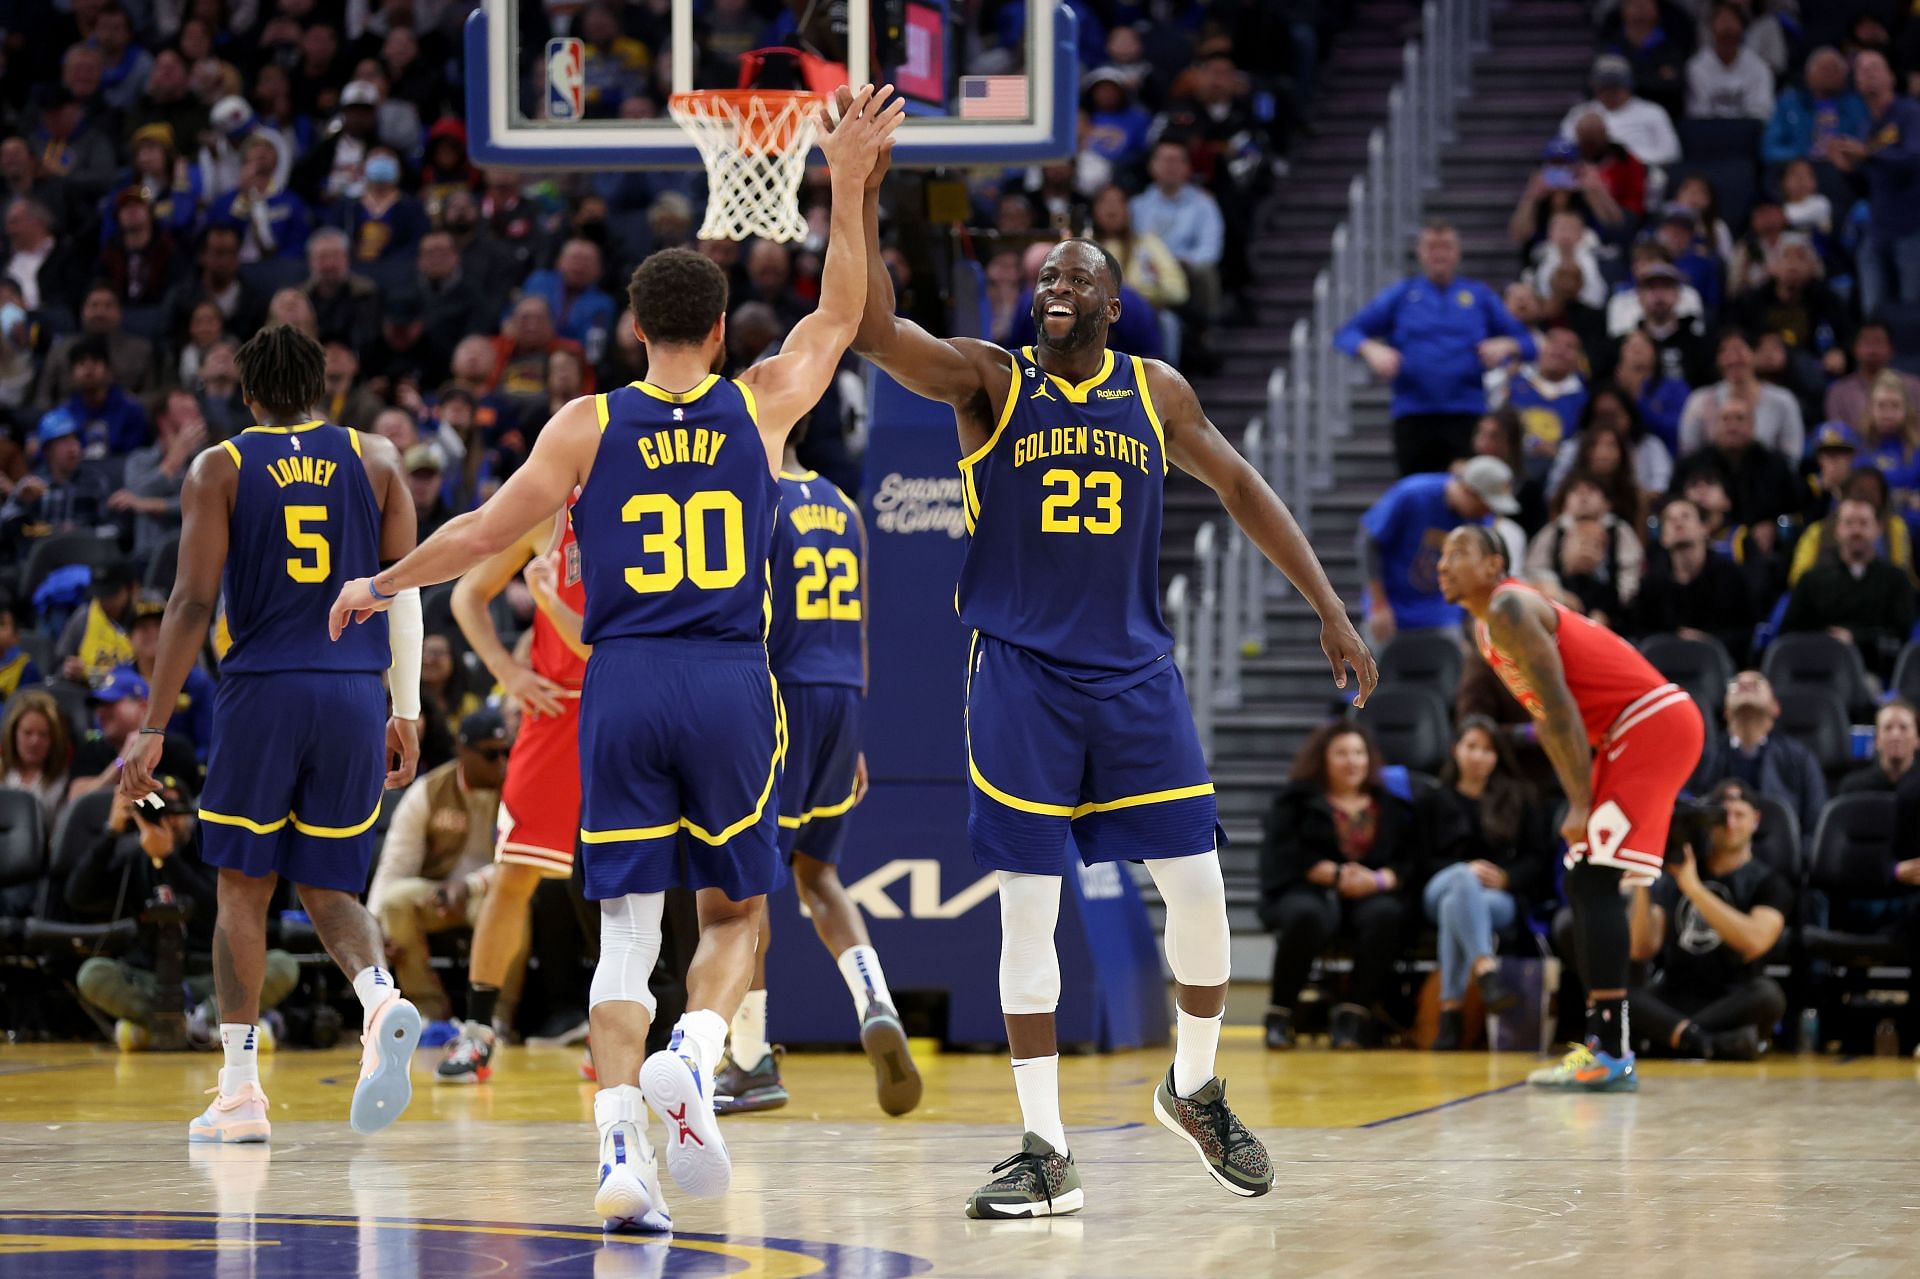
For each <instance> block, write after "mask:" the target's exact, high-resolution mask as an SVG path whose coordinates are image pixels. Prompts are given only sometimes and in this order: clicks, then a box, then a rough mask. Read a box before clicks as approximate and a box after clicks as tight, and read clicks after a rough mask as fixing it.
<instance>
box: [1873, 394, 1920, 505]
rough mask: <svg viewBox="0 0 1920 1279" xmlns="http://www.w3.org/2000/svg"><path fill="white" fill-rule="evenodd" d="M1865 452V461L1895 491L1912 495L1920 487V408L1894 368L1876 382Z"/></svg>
mask: <svg viewBox="0 0 1920 1279" xmlns="http://www.w3.org/2000/svg"><path fill="white" fill-rule="evenodd" d="M1861 449H1862V451H1863V452H1864V453H1865V454H1866V457H1865V459H1864V460H1865V461H1866V462H1867V463H1868V464H1870V465H1871V466H1873V467H1875V468H1877V469H1878V470H1880V471H1881V472H1882V473H1884V474H1885V475H1886V477H1887V483H1888V484H1890V485H1892V486H1893V488H1894V489H1895V490H1897V491H1899V490H1904V491H1908V492H1910V491H1912V490H1913V489H1914V488H1915V487H1916V485H1917V484H1920V476H1916V475H1915V474H1914V466H1915V463H1916V461H1920V409H1916V407H1915V401H1914V399H1913V398H1912V397H1911V396H1910V395H1909V394H1908V393H1907V384H1906V382H1905V381H1904V380H1903V379H1902V378H1900V377H1899V375H1897V374H1895V373H1894V372H1893V371H1892V370H1891V369H1889V370H1888V371H1887V372H1885V373H1882V374H1881V375H1880V376H1879V377H1877V378H1875V379H1874V380H1873V387H1872V390H1871V392H1870V393H1869V397H1868V400H1867V429H1866V430H1865V431H1864V432H1862V434H1861Z"/></svg>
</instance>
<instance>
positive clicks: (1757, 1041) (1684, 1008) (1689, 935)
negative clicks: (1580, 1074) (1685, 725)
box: [1629, 781, 1793, 1061]
mask: <svg viewBox="0 0 1920 1279" xmlns="http://www.w3.org/2000/svg"><path fill="white" fill-rule="evenodd" d="M1711 802H1713V803H1715V804H1718V805H1720V806H1721V807H1722V808H1723V809H1724V810H1725V812H1726V816H1725V818H1724V820H1723V821H1722V822H1721V823H1720V824H1719V825H1717V826H1715V827H1714V828H1713V835H1712V843H1711V844H1710V845H1709V847H1708V848H1706V849H1704V850H1700V853H1701V854H1702V855H1700V856H1696V850H1695V849H1694V848H1693V847H1692V846H1691V845H1688V846H1685V847H1683V849H1682V851H1681V854H1680V860H1679V862H1678V863H1674V864H1670V865H1669V866H1668V871H1669V873H1668V874H1666V875H1663V876H1661V878H1660V880H1659V881H1658V882H1657V883H1655V884H1654V885H1653V887H1652V888H1647V887H1646V886H1644V885H1641V886H1638V887H1636V888H1635V889H1634V890H1633V904H1632V906H1631V908H1630V913H1629V920H1630V925H1631V930H1632V935H1633V958H1634V960H1635V962H1637V963H1648V962H1651V961H1653V960H1655V959H1656V958H1657V959H1658V961H1659V963H1658V969H1659V975H1658V976H1656V977H1654V979H1653V980H1652V981H1651V982H1648V983H1647V984H1646V985H1644V986H1641V987H1639V988H1637V989H1636V990H1634V992H1633V995H1632V1002H1633V1013H1634V1020H1635V1022H1636V1025H1635V1027H1634V1028H1635V1030H1637V1031H1640V1032H1642V1034H1643V1035H1644V1041H1643V1042H1644V1045H1645V1046H1644V1048H1643V1051H1648V1052H1651V1053H1652V1054H1653V1055H1655V1056H1673V1057H1715V1058H1719V1059H1721V1060H1723V1061H1754V1060H1757V1059H1758V1058H1759V1056H1760V1054H1761V1052H1762V1044H1764V1043H1765V1041H1767V1040H1769V1039H1771V1038H1772V1037H1773V1031H1774V1027H1775V1026H1776V1025H1778V1024H1779V1021H1780V1018H1781V1017H1782V1016H1784V1015H1785V1013H1786V1010H1787V997H1786V994H1785V993H1784V992H1783V991H1782V990H1781V989H1780V986H1779V984H1778V983H1777V982H1775V981H1774V980H1773V979H1772V978H1771V977H1768V976H1765V975H1764V974H1763V973H1762V972H1761V971H1760V968H1761V965H1762V964H1763V963H1764V962H1765V961H1766V957H1767V954H1768V952H1769V951H1771V950H1772V949H1773V947H1774V945H1775V943H1777V942H1778V941H1779V940H1780V935H1781V934H1782V933H1783V932H1785V931H1786V926H1787V915H1788V914H1789V912H1791V911H1792V910H1793V887H1792V885H1790V884H1788V883H1787V881H1786V880H1784V879H1782V878H1781V877H1780V876H1779V874H1777V873H1776V872H1775V871H1774V869H1773V868H1772V867H1771V866H1768V865H1767V864H1766V863H1765V862H1762V861H1756V860H1754V856H1753V835H1754V832H1755V831H1756V830H1758V829H1759V828H1760V820H1761V818H1760V810H1759V809H1758V808H1756V807H1754V805H1753V803H1752V802H1751V801H1750V800H1749V799H1748V798H1747V789H1746V784H1745V783H1742V782H1739V781H1725V782H1722V783H1720V784H1719V785H1718V786H1716V787H1714V789H1713V794H1712V796H1711ZM1635 1038H1636V1039H1640V1038H1641V1035H1636V1036H1635Z"/></svg>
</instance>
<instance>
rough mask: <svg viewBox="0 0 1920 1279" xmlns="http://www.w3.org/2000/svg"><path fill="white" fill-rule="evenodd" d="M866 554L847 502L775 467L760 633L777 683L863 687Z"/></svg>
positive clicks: (804, 474) (825, 483) (833, 490)
mask: <svg viewBox="0 0 1920 1279" xmlns="http://www.w3.org/2000/svg"><path fill="white" fill-rule="evenodd" d="M866 558H867V533H866V526H865V525H863V524H862V523H861V522H860V508H859V507H857V506H855V505H854V504H853V500H852V499H851V498H849V497H848V496H847V495H846V494H845V493H842V492H841V491H840V490H839V489H838V488H837V487H835V486H834V484H833V483H832V482H831V481H829V480H824V479H822V478H820V476H818V475H816V474H815V473H813V472H812V471H801V472H798V473H788V472H782V473H781V475H780V514H779V518H778V519H776V520H775V521H774V525H773V559H772V563H771V566H770V567H771V570H772V575H773V627H772V629H771V630H769V631H768V632H767V660H768V661H769V662H770V663H771V664H772V666H773V675H774V678H775V679H777V680H779V681H780V684H781V686H782V687H786V686H788V685H798V684H835V685H840V686H842V687H846V688H858V689H864V688H865V687H866V685H867V618H866V583H865V581H864V580H863V573H862V569H863V568H864V567H865V565H866Z"/></svg>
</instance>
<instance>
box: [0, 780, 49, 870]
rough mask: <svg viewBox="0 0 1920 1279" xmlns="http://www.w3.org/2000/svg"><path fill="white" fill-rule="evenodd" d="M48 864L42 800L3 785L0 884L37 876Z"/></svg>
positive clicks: (0, 804) (0, 794)
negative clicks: (41, 809) (42, 819)
mask: <svg viewBox="0 0 1920 1279" xmlns="http://www.w3.org/2000/svg"><path fill="white" fill-rule="evenodd" d="M46 867H47V833H46V830H45V828H44V826H43V825H42V822H41V814H40V801H39V800H38V799H35V798H34V797H33V796H32V795H31V794H29V793H28V792H26V791H23V790H18V789H16V788H14V787H12V786H3V787H0V888H15V887H18V886H19V885H21V884H31V883H33V882H35V881H36V880H38V879H39V878H40V877H41V876H42V875H43V874H44V873H45V872H46Z"/></svg>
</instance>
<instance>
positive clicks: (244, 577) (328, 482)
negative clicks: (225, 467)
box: [220, 422, 392, 675]
mask: <svg viewBox="0 0 1920 1279" xmlns="http://www.w3.org/2000/svg"><path fill="white" fill-rule="evenodd" d="M222 447H223V448H225V449H226V450H227V452H228V453H229V454H230V455H232V457H233V461H234V464H235V465H236V466H238V467H239V468H240V481H239V484H238V486H237V487H236V489H235V490H234V496H233V519H232V522H231V524H230V525H229V532H228V538H227V568H226V575H225V577H224V579H223V581H222V589H223V590H224V592H225V595H226V621H227V629H228V631H229V632H230V633H231V634H232V636H233V647H232V648H230V649H229V650H227V654H226V656H225V657H223V658H222V659H221V660H220V671H221V674H223V675H226V674H258V673H262V672H267V671H384V670H386V669H387V667H388V665H390V664H391V662H392V653H391V650H390V649H389V648H388V646H387V615H386V614H385V613H376V614H374V615H373V617H371V618H370V619H368V620H367V621H366V622H364V623H362V624H361V625H358V626H349V627H347V629H346V631H345V632H344V633H343V634H342V635H341V636H340V638H339V639H338V640H337V641H336V640H332V639H329V638H328V637H327V611H328V610H329V609H331V608H332V607H333V601H334V600H335V599H336V598H337V597H338V596H339V594H340V588H341V587H342V586H344V585H345V584H346V583H347V582H348V581H350V580H351V579H353V578H356V577H372V576H373V575H374V574H375V573H377V572H379V571H380V503H379V501H378V500H377V499H376V498H375V497H374V495H373V482H372V480H370V479H369V478H368V476H367V467H366V463H364V462H362V461H361V460H360V437H359V436H358V435H357V434H355V433H354V432H352V431H350V430H347V429H346V428H345V427H341V426H333V425H330V424H328V423H325V422H308V423H305V424H303V425H301V426H254V427H249V428H247V429H246V430H244V431H242V432H240V434H239V435H236V436H235V437H234V438H233V439H231V440H227V441H226V442H225V443H224V444H223V445H222Z"/></svg>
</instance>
